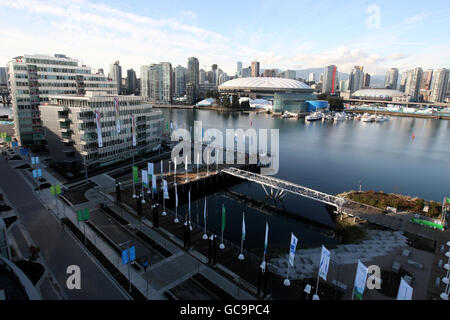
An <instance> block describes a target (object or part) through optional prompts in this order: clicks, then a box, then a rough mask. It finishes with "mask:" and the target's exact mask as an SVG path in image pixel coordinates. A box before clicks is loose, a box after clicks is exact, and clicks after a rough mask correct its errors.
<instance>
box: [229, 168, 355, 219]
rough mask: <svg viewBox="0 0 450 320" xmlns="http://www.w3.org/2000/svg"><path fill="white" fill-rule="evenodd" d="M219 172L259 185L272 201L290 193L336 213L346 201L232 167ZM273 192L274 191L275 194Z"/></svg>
mask: <svg viewBox="0 0 450 320" xmlns="http://www.w3.org/2000/svg"><path fill="white" fill-rule="evenodd" d="M221 171H222V172H223V173H226V174H229V175H232V176H235V177H238V178H241V179H245V180H248V181H252V182H256V183H258V184H260V185H261V186H262V187H263V189H264V191H265V192H266V195H267V196H268V197H270V198H274V199H281V198H283V197H284V196H285V195H286V193H292V194H295V195H299V196H302V197H305V198H309V199H312V200H316V201H320V202H323V203H326V204H329V205H331V206H335V207H336V208H337V210H338V211H341V209H342V206H343V205H344V204H345V203H346V201H347V200H346V199H344V198H342V197H336V196H333V195H330V194H327V193H324V192H320V191H317V190H313V189H309V188H306V187H303V186H301V185H298V184H295V183H292V182H289V181H285V180H281V179H277V178H274V177H270V176H264V175H261V174H257V173H253V172H249V171H245V170H241V169H237V168H233V167H230V168H225V169H222V170H221ZM266 187H267V188H270V192H269V191H268V190H267V188H266ZM274 190H276V192H275V193H274Z"/></svg>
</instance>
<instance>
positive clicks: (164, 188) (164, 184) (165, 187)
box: [163, 180, 169, 199]
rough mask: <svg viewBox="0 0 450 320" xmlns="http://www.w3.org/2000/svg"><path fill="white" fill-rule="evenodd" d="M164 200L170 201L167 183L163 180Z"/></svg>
mask: <svg viewBox="0 0 450 320" xmlns="http://www.w3.org/2000/svg"><path fill="white" fill-rule="evenodd" d="M163 192H164V199H169V190H168V189H167V181H166V180H163Z"/></svg>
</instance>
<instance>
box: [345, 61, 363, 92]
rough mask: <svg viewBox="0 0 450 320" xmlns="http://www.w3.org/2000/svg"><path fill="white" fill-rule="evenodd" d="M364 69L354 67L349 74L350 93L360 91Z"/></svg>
mask: <svg viewBox="0 0 450 320" xmlns="http://www.w3.org/2000/svg"><path fill="white" fill-rule="evenodd" d="M363 70H364V67H363V66H355V67H354V68H353V70H352V72H351V73H350V79H349V80H350V81H349V88H350V93H353V92H355V91H358V90H361V88H362V86H363V80H364V71H363Z"/></svg>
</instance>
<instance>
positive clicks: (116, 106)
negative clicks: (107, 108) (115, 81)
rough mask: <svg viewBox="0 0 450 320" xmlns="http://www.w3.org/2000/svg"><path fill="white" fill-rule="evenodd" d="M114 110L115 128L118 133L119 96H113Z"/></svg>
mask: <svg viewBox="0 0 450 320" xmlns="http://www.w3.org/2000/svg"><path fill="white" fill-rule="evenodd" d="M114 110H116V128H117V133H120V113H119V98H117V97H116V98H114Z"/></svg>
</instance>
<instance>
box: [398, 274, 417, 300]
mask: <svg viewBox="0 0 450 320" xmlns="http://www.w3.org/2000/svg"><path fill="white" fill-rule="evenodd" d="M412 294H413V288H412V287H411V286H410V285H409V284H408V282H406V281H405V280H403V278H402V280H401V281H400V287H399V288H398V294H397V300H412Z"/></svg>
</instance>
